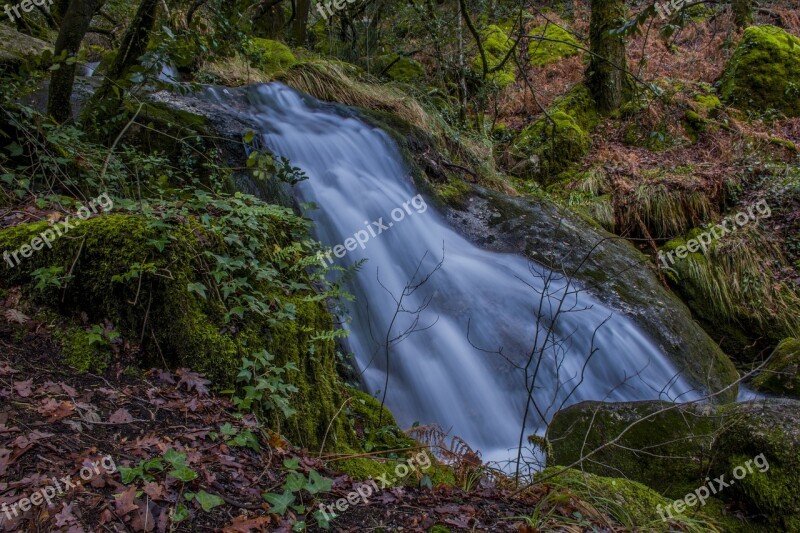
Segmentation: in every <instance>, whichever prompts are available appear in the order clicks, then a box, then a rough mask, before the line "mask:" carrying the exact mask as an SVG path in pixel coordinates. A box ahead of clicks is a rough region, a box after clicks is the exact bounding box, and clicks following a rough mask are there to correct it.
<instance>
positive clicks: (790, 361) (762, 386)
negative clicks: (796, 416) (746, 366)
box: [751, 339, 800, 398]
mask: <svg viewBox="0 0 800 533" xmlns="http://www.w3.org/2000/svg"><path fill="white" fill-rule="evenodd" d="M751 386H752V387H753V389H755V390H757V391H761V392H767V393H771V394H778V395H781V396H793V397H795V398H797V397H800V341H799V340H797V339H784V340H783V341H781V343H780V344H779V345H778V347H777V348H776V349H775V353H774V354H773V355H772V359H770V361H769V363H768V364H767V365H766V366H765V367H764V368H763V369H761V373H760V374H759V375H758V376H756V378H755V379H754V380H753V382H752V383H751Z"/></svg>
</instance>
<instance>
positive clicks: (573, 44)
mask: <svg viewBox="0 0 800 533" xmlns="http://www.w3.org/2000/svg"><path fill="white" fill-rule="evenodd" d="M528 35H529V36H530V37H533V39H531V42H530V44H528V58H529V59H530V62H531V64H532V65H536V66H544V65H548V64H550V63H554V62H555V61H558V60H559V59H561V58H564V57H570V56H574V55H576V54H578V53H580V49H579V48H577V46H580V43H578V41H577V39H575V36H574V35H573V34H572V33H570V32H568V31H567V30H565V29H563V28H561V27H560V26H556V25H555V24H547V25H546V26H538V27H536V28H534V29H532V30H531V31H530V33H529V34H528ZM537 37H539V38H543V39H544V40H541V41H540V40H537V39H536V38H537ZM550 39H552V40H550ZM554 41H562V42H554Z"/></svg>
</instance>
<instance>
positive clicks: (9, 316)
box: [3, 309, 31, 324]
mask: <svg viewBox="0 0 800 533" xmlns="http://www.w3.org/2000/svg"><path fill="white" fill-rule="evenodd" d="M3 316H4V317H5V319H6V320H7V321H9V322H11V323H12V324H26V323H27V322H28V321H30V319H31V318H30V317H29V316H28V315H26V314H25V313H23V312H22V311H17V310H16V309H6V312H5V313H3Z"/></svg>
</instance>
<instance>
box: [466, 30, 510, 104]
mask: <svg viewBox="0 0 800 533" xmlns="http://www.w3.org/2000/svg"><path fill="white" fill-rule="evenodd" d="M513 45H514V41H513V39H511V37H509V36H508V34H507V33H506V32H505V31H504V30H503V28H501V27H500V26H496V25H494V24H492V25H490V26H488V27H487V28H486V29H485V30H484V31H483V48H484V52H485V53H486V63H487V67H488V69H489V70H491V69H493V68H495V67H497V65H499V64H500V63H501V62H502V61H503V59H505V57H506V55H507V54H508V51H509V50H511V47H512V46H513ZM472 68H473V69H475V70H476V71H478V72H482V71H483V63H482V60H481V57H480V53H478V55H477V56H476V57H475V59H474V60H473V63H472ZM515 79H516V77H515V75H514V60H513V58H510V59H509V60H508V61H506V63H505V64H504V65H503V68H502V69H500V70H499V71H497V72H495V73H493V74H490V75H489V80H491V81H494V82H495V83H497V85H498V86H499V87H500V88H504V87H507V86H508V85H510V84H511V83H513V82H514V80H515Z"/></svg>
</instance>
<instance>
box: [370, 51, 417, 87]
mask: <svg viewBox="0 0 800 533" xmlns="http://www.w3.org/2000/svg"><path fill="white" fill-rule="evenodd" d="M376 62H377V66H378V68H377V69H376V73H377V72H380V71H383V70H385V69H386V67H389V69H388V70H386V71H385V74H384V75H386V76H388V77H389V78H391V79H393V80H394V81H401V82H405V83H408V82H412V81H416V80H419V79H422V78H424V77H425V68H424V67H423V66H422V64H421V63H420V62H419V61H414V60H413V59H411V58H409V57H400V58H398V56H397V54H393V55H388V56H381V57H378V58H377V59H376ZM389 65H391V66H389Z"/></svg>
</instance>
